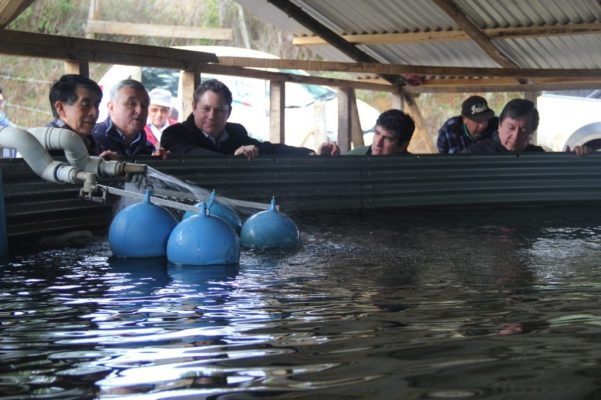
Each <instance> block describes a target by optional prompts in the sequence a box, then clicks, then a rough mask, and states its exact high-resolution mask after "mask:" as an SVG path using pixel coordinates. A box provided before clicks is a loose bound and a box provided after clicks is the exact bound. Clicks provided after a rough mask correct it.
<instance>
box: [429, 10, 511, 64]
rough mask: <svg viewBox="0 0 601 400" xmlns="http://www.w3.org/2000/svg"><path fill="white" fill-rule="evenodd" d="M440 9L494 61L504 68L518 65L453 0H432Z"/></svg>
mask: <svg viewBox="0 0 601 400" xmlns="http://www.w3.org/2000/svg"><path fill="white" fill-rule="evenodd" d="M432 1H433V2H434V4H436V5H437V6H438V7H439V8H440V9H441V10H443V11H444V12H445V13H446V14H447V15H448V16H449V17H450V18H451V19H452V20H453V21H454V22H455V23H456V24H457V26H458V27H459V28H461V30H463V31H464V32H465V33H466V34H467V35H468V36H469V37H470V38H472V40H473V41H474V42H476V44H478V46H480V48H481V49H482V50H483V51H484V52H485V53H486V54H488V55H489V57H491V58H492V59H493V60H494V61H495V62H497V63H498V64H499V65H501V66H503V67H506V68H516V67H519V66H518V65H517V64H516V63H514V62H513V61H512V60H510V59H509V58H508V57H507V56H506V55H505V54H503V53H502V52H501V51H500V50H499V49H498V48H497V46H495V45H494V44H493V42H492V41H491V40H490V38H489V37H488V36H487V35H486V34H485V33H484V32H482V30H480V28H478V27H477V26H476V25H475V24H474V23H473V22H472V21H470V20H469V19H468V18H467V17H466V16H465V14H464V13H463V12H462V11H461V9H460V8H459V6H458V5H457V4H456V3H455V1H453V0H432Z"/></svg>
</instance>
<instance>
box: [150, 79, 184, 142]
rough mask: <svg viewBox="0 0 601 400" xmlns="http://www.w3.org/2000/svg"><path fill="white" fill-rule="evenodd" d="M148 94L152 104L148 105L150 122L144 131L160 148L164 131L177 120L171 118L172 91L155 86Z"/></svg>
mask: <svg viewBox="0 0 601 400" xmlns="http://www.w3.org/2000/svg"><path fill="white" fill-rule="evenodd" d="M148 96H150V105H149V106H148V122H147V123H146V126H145V127H144V131H145V132H146V138H147V139H148V141H149V142H150V143H152V144H153V146H154V147H155V149H156V150H158V149H159V147H160V145H159V144H160V143H161V135H162V134H163V131H164V130H165V128H167V127H168V126H171V125H173V124H175V123H176V122H177V121H176V120H174V119H171V118H169V116H170V115H171V108H172V107H173V106H172V102H171V92H169V91H168V90H166V89H161V88H154V89H152V90H151V91H150V92H149V93H148Z"/></svg>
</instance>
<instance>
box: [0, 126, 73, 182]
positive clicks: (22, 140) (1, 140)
mask: <svg viewBox="0 0 601 400" xmlns="http://www.w3.org/2000/svg"><path fill="white" fill-rule="evenodd" d="M0 146H2V147H9V148H13V149H17V151H18V152H19V153H21V155H22V156H23V159H24V160H25V162H26V163H27V165H29V167H30V168H31V169H32V170H33V172H35V173H36V174H38V175H39V176H40V177H42V178H43V179H45V180H47V181H50V182H57V183H63V182H68V183H77V182H78V181H79V179H80V177H81V174H80V175H79V176H78V172H79V170H78V169H77V168H76V167H73V166H69V165H66V164H65V163H61V162H58V161H55V160H53V159H52V157H50V154H48V152H47V151H46V150H45V149H44V147H43V146H42V145H41V144H40V142H38V140H36V138H35V137H34V136H33V135H32V134H30V133H29V132H27V131H26V130H25V129H21V128H16V127H12V126H6V127H0Z"/></svg>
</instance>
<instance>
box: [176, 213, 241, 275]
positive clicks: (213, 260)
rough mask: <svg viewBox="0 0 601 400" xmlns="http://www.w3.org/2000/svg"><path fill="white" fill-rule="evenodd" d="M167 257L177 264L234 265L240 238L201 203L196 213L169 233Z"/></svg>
mask: <svg viewBox="0 0 601 400" xmlns="http://www.w3.org/2000/svg"><path fill="white" fill-rule="evenodd" d="M167 259H168V260H169V262H171V263H173V264H180V265H184V264H186V265H222V264H237V263H238V262H239V261H240V239H238V235H237V234H236V231H234V229H233V228H232V227H231V226H230V225H229V224H228V223H227V222H225V221H224V220H222V219H221V218H218V217H214V216H212V215H210V214H209V213H207V210H206V205H205V203H201V205H200V213H199V214H196V215H192V216H191V217H188V218H186V219H184V220H182V221H181V222H180V223H179V224H178V225H177V226H176V227H175V229H173V232H171V236H170V237H169V241H168V242H167Z"/></svg>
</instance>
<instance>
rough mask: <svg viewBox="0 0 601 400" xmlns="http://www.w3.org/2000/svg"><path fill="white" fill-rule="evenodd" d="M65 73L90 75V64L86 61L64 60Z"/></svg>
mask: <svg viewBox="0 0 601 400" xmlns="http://www.w3.org/2000/svg"><path fill="white" fill-rule="evenodd" d="M65 74H76V75H83V76H90V64H89V63H87V62H86V61H70V60H68V61H65Z"/></svg>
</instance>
